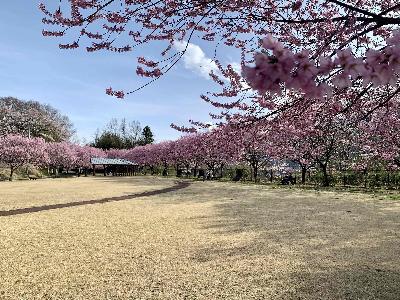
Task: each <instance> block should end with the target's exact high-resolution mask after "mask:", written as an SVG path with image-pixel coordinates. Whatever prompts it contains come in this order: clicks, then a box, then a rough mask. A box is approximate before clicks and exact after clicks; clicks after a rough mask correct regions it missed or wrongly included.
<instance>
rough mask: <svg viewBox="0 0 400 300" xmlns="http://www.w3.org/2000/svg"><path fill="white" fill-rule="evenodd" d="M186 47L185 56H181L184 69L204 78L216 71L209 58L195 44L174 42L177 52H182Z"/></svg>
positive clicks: (213, 63) (215, 66)
mask: <svg viewBox="0 0 400 300" xmlns="http://www.w3.org/2000/svg"><path fill="white" fill-rule="evenodd" d="M186 45H187V49H186V52H185V54H184V55H183V57H182V58H183V63H184V65H185V68H186V69H188V70H191V71H193V72H195V73H196V74H199V75H200V76H202V77H204V78H210V77H209V76H208V74H209V73H210V72H211V71H215V72H217V71H218V68H217V65H216V64H215V62H213V60H212V59H211V58H208V57H207V56H206V54H205V53H204V51H203V50H202V49H201V48H200V47H199V46H198V45H195V44H192V43H189V44H187V42H185V41H175V42H174V47H175V49H176V50H178V51H184V50H185V48H186Z"/></svg>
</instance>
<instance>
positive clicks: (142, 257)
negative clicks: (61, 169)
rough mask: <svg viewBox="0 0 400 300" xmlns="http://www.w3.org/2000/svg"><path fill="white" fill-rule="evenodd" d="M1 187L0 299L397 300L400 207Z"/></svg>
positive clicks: (321, 198) (145, 186)
mask: <svg viewBox="0 0 400 300" xmlns="http://www.w3.org/2000/svg"><path fill="white" fill-rule="evenodd" d="M0 191H1V192H0V299H400V238H399V237H400V201H393V200H390V199H383V200H382V199H379V198H374V197H373V196H372V195H364V194H349V193H334V192H317V191H300V190H296V189H271V188H268V187H265V186H256V185H243V184H233V183H218V182H189V181H187V182H181V183H179V182H177V181H176V180H173V179H162V178H152V177H132V178H123V177H120V178H117V177H115V178H111V177H107V178H102V177H96V178H90V177H88V178H73V179H45V180H37V181H31V182H29V181H25V182H3V183H0Z"/></svg>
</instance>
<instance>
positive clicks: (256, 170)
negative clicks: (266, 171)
mask: <svg viewBox="0 0 400 300" xmlns="http://www.w3.org/2000/svg"><path fill="white" fill-rule="evenodd" d="M253 177H254V182H257V179H258V164H257V163H255V164H254V165H253Z"/></svg>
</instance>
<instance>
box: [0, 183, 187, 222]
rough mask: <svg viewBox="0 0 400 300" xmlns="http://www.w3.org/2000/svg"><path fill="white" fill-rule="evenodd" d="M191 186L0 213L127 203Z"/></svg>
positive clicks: (21, 212)
mask: <svg viewBox="0 0 400 300" xmlns="http://www.w3.org/2000/svg"><path fill="white" fill-rule="evenodd" d="M189 185H190V182H187V181H179V182H176V184H175V185H174V186H172V187H167V188H163V189H160V190H155V191H148V192H143V193H137V194H129V195H124V196H117V197H107V198H103V199H94V200H85V201H74V202H68V203H60V204H51V205H42V206H33V207H26V208H18V209H13V210H4V211H0V217H6V216H14V215H22V214H29V213H34V212H41V211H47V210H53V209H61V208H67V207H75V206H83V205H91V204H103V203H107V202H116V201H125V200H131V199H135V198H141V197H149V196H155V195H160V194H164V193H170V192H174V191H177V190H180V189H184V188H186V187H188V186H189Z"/></svg>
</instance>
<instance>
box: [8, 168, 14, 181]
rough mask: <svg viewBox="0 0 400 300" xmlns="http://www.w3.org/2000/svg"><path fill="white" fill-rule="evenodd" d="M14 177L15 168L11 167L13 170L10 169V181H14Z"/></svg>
mask: <svg viewBox="0 0 400 300" xmlns="http://www.w3.org/2000/svg"><path fill="white" fill-rule="evenodd" d="M13 175H14V168H13V167H11V169H10V178H8V180H9V181H12V180H13Z"/></svg>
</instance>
